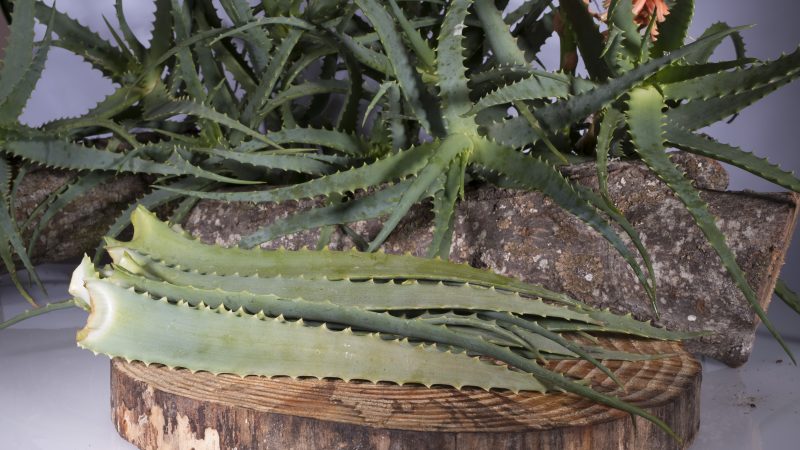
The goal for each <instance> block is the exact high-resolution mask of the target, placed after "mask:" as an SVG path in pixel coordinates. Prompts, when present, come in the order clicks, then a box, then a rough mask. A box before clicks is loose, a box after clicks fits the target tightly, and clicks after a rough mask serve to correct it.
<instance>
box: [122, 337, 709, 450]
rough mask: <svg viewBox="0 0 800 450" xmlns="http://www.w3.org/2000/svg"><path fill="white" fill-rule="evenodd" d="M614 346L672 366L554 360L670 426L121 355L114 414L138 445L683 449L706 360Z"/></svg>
mask: <svg viewBox="0 0 800 450" xmlns="http://www.w3.org/2000/svg"><path fill="white" fill-rule="evenodd" d="M602 342H603V343H604V344H605V345H607V346H608V347H609V348H616V349H620V350H625V351H633V352H648V353H650V352H666V353H676V354H677V355H676V356H674V357H671V358H667V359H659V360H651V361H639V362H620V361H616V362H614V361H609V362H608V363H607V365H608V367H609V368H610V369H611V370H612V371H614V373H615V374H616V375H617V376H618V377H619V378H620V379H621V381H622V383H623V385H624V389H623V390H619V389H618V388H617V387H616V385H614V384H613V382H611V381H610V380H609V379H608V378H607V377H606V376H605V375H604V374H602V373H601V372H600V371H599V370H598V369H596V368H595V367H593V366H592V365H590V364H588V363H586V362H576V361H561V362H557V363H550V367H551V368H552V369H553V370H557V371H560V372H564V373H568V374H570V375H571V376H574V377H578V378H584V379H587V380H589V381H590V382H591V383H592V385H593V386H594V387H595V388H596V389H598V390H600V391H603V392H608V393H613V394H615V395H619V396H620V397H621V398H622V399H624V400H625V401H629V402H631V403H634V404H636V405H638V406H641V407H643V408H645V409H647V410H648V411H650V412H652V413H654V414H655V415H656V416H658V417H660V418H662V419H663V420H665V421H666V422H667V423H668V424H669V425H670V427H671V428H672V429H673V430H674V431H675V432H676V433H677V434H678V435H679V436H681V438H682V439H683V441H682V442H678V441H675V440H673V439H672V438H670V437H669V436H668V435H667V434H666V433H664V432H663V431H661V430H660V429H658V428H656V427H655V426H654V425H653V424H652V423H650V422H647V421H645V420H643V419H640V418H637V419H636V429H635V430H634V427H633V422H632V420H631V418H630V416H629V415H627V414H625V413H622V412H620V411H618V410H614V409H610V408H608V407H606V406H603V405H598V404H594V403H592V402H591V401H588V400H585V399H581V398H579V397H576V396H574V395H572V394H564V393H550V394H538V393H520V394H513V393H510V392H507V391H489V392H487V391H484V390H481V389H462V390H457V389H452V388H448V387H434V388H431V389H428V388H424V387H416V386H409V385H406V386H398V385H393V384H389V383H379V384H372V383H354V382H343V381H339V380H316V379H290V378H285V377H284V378H273V379H269V378H264V377H246V378H240V377H237V376H230V375H218V376H214V375H211V374H208V373H204V372H198V373H194V374H192V373H189V372H188V371H186V370H173V369H167V368H165V367H158V366H155V365H152V366H150V367H145V366H144V365H143V364H141V363H127V362H124V361H122V360H119V359H115V360H113V361H112V363H111V367H112V372H111V396H112V398H111V405H112V419H113V421H114V424H115V425H116V427H117V430H118V431H119V433H120V435H121V436H122V437H124V438H125V439H127V440H128V441H130V442H132V443H133V444H134V445H136V446H137V447H139V448H141V449H166V450H169V449H184V448H194V449H196V450H201V449H202V450H206V449H220V448H223V449H232V448H237V449H239V450H244V449H256V448H258V449H281V450H283V449H297V450H306V449H337V448H338V449H395V450H402V449H409V450H412V449H413V450H424V449H431V450H433V449H436V450H440V449H441V450H451V449H459V450H466V449H475V450H477V449H489V448H491V449H533V448H536V449H551V450H568V449H569V450H578V449H604V450H606V449H607V450H612V449H630V450H633V449H636V450H641V449H659V450H661V449H665V450H667V449H683V448H688V446H689V445H690V443H691V441H692V439H693V438H694V436H695V434H696V432H697V430H698V428H699V421H700V416H699V390H700V381H701V367H700V364H699V363H698V362H697V361H696V360H695V359H694V358H692V357H691V355H690V354H688V353H687V352H686V351H685V350H683V349H682V348H681V346H680V344H676V343H670V342H651V341H644V340H631V339H613V340H612V339H604V340H603V341H602Z"/></svg>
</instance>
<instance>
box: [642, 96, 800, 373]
mask: <svg viewBox="0 0 800 450" xmlns="http://www.w3.org/2000/svg"><path fill="white" fill-rule="evenodd" d="M628 106H629V109H628V112H627V117H628V125H629V128H630V133H631V137H632V140H633V143H634V146H635V148H636V151H637V153H638V154H639V156H641V158H642V160H643V161H644V162H645V164H647V166H648V167H650V169H651V170H652V171H653V172H654V173H655V174H656V175H657V176H658V177H659V178H660V179H661V180H663V181H664V182H665V183H666V184H667V185H668V186H669V187H670V189H672V191H673V192H675V195H677V196H678V198H680V200H681V201H682V202H683V203H684V205H686V209H688V210H689V213H690V214H691V215H692V217H693V218H694V220H695V223H696V224H697V226H698V227H700V229H701V230H702V231H703V234H704V235H705V236H706V239H708V242H709V244H710V245H711V247H712V248H714V250H715V251H716V252H717V254H718V255H719V257H720V259H721V260H722V265H723V266H724V267H725V268H726V269H727V271H728V273H729V274H730V276H731V278H732V279H733V281H734V283H735V284H736V286H737V287H738V288H739V290H741V291H742V293H743V294H744V296H745V298H746V299H747V301H748V303H750V305H751V306H752V307H753V310H754V311H755V313H756V315H757V316H758V317H759V318H760V319H761V321H762V322H764V326H766V327H767V329H768V330H769V331H770V333H771V334H772V335H773V336H774V337H775V339H776V340H777V341H778V343H780V344H781V346H782V347H783V349H784V350H785V351H786V353H787V354H788V355H789V357H790V358H792V361H794V355H793V354H792V352H791V350H790V349H789V347H788V346H787V345H786V342H784V340H783V338H782V337H781V336H780V334H779V333H778V331H777V330H776V329H775V327H773V325H772V322H770V321H769V318H768V317H767V315H766V313H765V312H764V310H763V309H762V308H761V305H760V304H759V302H758V296H757V295H756V293H755V291H753V289H752V288H751V287H750V284H749V283H748V282H747V278H746V276H745V274H744V272H743V271H742V269H741V268H740V267H739V264H738V263H737V262H736V256H735V255H734V254H733V251H732V250H731V249H730V247H728V245H727V243H726V242H725V236H724V235H723V234H722V232H721V231H720V230H719V228H718V227H717V224H716V221H715V218H714V215H713V214H711V212H710V211H709V210H708V206H707V205H706V203H705V202H704V201H703V199H701V198H700V194H699V192H698V191H697V190H696V189H695V188H694V187H692V184H691V182H690V181H688V180H687V179H686V178H685V177H684V176H683V174H682V173H681V171H680V170H679V169H678V168H677V167H676V166H675V164H673V163H672V161H670V159H669V156H668V155H667V153H666V151H665V150H666V149H665V146H664V144H665V142H664V137H663V133H664V129H665V125H666V123H667V122H666V118H665V116H664V115H663V113H662V112H661V109H662V108H663V106H664V98H663V97H662V96H661V94H660V93H659V92H658V91H657V90H656V89H655V88H653V87H647V88H638V89H635V90H633V91H632V92H631V94H630V100H629V102H628Z"/></svg>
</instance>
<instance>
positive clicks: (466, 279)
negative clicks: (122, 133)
mask: <svg viewBox="0 0 800 450" xmlns="http://www.w3.org/2000/svg"><path fill="white" fill-rule="evenodd" d="M131 222H132V223H133V224H134V235H133V240H132V241H130V242H119V241H116V240H114V239H106V241H107V250H108V253H109V254H110V255H111V257H112V258H114V260H115V262H117V263H118V262H119V260H120V258H121V257H122V256H123V255H124V254H131V256H135V255H132V253H138V254H142V255H145V256H147V257H148V258H150V259H153V260H156V261H161V262H163V263H165V264H168V265H181V266H184V267H191V268H192V269H196V270H198V271H200V272H203V273H211V272H216V273H217V275H221V276H225V275H233V274H238V275H239V276H253V275H256V274H258V276H259V277H276V276H279V275H280V276H283V277H293V278H298V277H300V276H304V277H306V278H309V279H328V280H332V281H336V280H345V279H349V280H353V281H358V280H362V281H365V280H371V279H375V280H379V279H392V280H394V279H416V280H433V281H442V282H453V283H470V284H473V285H476V286H485V287H491V286H494V287H495V288H496V289H499V290H504V291H512V292H517V293H519V294H521V295H529V296H533V297H542V298H545V299H548V300H552V301H554V302H558V303H564V304H568V305H573V306H580V307H581V309H582V310H586V311H587V313H588V311H592V310H593V308H591V307H589V306H587V305H584V304H582V303H581V302H578V301H576V300H574V299H571V298H570V297H569V296H567V295H564V294H560V293H556V292H553V291H550V290H548V289H545V288H543V287H541V286H537V285H532V284H528V283H524V282H521V281H519V280H516V279H513V278H509V277H505V276H502V275H499V274H495V273H493V272H491V271H488V270H481V269H476V268H473V267H470V266H469V265H467V264H456V263H453V262H449V261H443V260H435V259H429V258H417V257H414V256H411V255H389V254H386V253H382V252H378V253H365V252H357V251H346V252H339V251H329V250H323V251H321V252H314V251H310V250H299V251H291V252H289V251H280V250H279V251H270V250H262V249H260V248H256V249H243V248H238V247H232V248H221V247H218V246H210V245H206V244H203V243H202V242H200V241H198V240H196V239H194V238H192V237H191V236H190V235H188V234H187V233H176V232H175V231H174V230H172V229H171V228H170V227H169V226H168V225H167V224H166V223H163V222H161V221H159V220H158V218H156V217H155V216H154V215H153V214H152V213H150V212H149V211H147V210H146V209H145V208H143V207H142V208H137V209H135V210H134V212H133V213H132V215H131Z"/></svg>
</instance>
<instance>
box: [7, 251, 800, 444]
mask: <svg viewBox="0 0 800 450" xmlns="http://www.w3.org/2000/svg"><path fill="white" fill-rule="evenodd" d="M72 268H73V267H72V266H70V265H49V266H46V267H45V268H43V271H42V275H43V276H44V277H45V279H46V280H48V281H47V285H48V290H49V291H50V294H51V295H52V296H53V298H65V297H66V296H67V294H66V282H65V280H67V279H68V278H69V274H70V272H71V270H72ZM0 299H2V303H1V304H0V314H2V315H5V316H6V317H9V316H11V315H13V314H17V313H19V312H21V311H22V310H24V309H25V308H26V303H24V301H23V300H22V299H21V298H20V297H19V295H18V294H17V293H16V291H15V290H14V287H13V286H12V285H11V283H10V281H9V280H8V277H7V276H5V277H1V278H0ZM770 316H771V318H772V319H773V320H774V321H776V323H777V324H778V327H779V328H780V329H781V331H782V333H783V335H784V337H785V338H787V340H789V342H790V345H791V346H792V348H793V350H794V352H795V353H796V354H800V330H798V328H797V326H796V324H797V318H796V316H794V315H793V314H791V313H789V312H788V311H787V310H786V308H785V307H783V305H778V304H776V305H775V307H773V308H772V309H771V310H770ZM85 318H86V313H84V312H83V311H80V310H68V311H58V312H55V313H52V314H50V315H49V316H43V317H40V318H37V319H33V320H30V321H27V322H23V323H20V324H19V325H17V326H15V327H13V328H11V329H8V330H5V331H3V332H0V448H1V449H20V450H27V449H47V450H51V449H52V450H61V449H93V448H96V449H109V450H112V449H132V448H133V446H131V445H130V444H128V443H127V442H125V441H124V440H122V439H121V438H120V437H119V436H118V435H117V433H116V430H115V429H114V426H113V424H112V423H111V419H110V408H109V364H108V358H106V357H105V356H94V355H92V354H91V353H90V352H88V351H86V350H81V349H79V348H77V347H76V346H75V332H76V331H77V330H78V328H80V327H81V326H82V323H83V322H84V321H85ZM779 360H781V361H782V362H777V361H779ZM799 375H800V368H798V367H795V366H793V365H792V364H791V363H790V362H788V359H787V358H786V356H785V355H784V354H783V353H781V350H780V348H779V347H778V346H777V344H776V343H775V342H774V341H773V340H772V338H771V337H769V336H768V335H767V334H765V333H763V332H761V333H759V335H758V338H757V340H756V345H755V351H754V353H753V356H752V357H751V358H750V362H749V363H748V364H747V365H746V366H745V367H743V368H740V369H731V368H729V367H727V366H725V365H723V364H720V363H718V362H715V361H705V362H704V371H703V386H702V391H701V392H702V394H701V397H702V398H701V405H702V413H701V428H700V434H699V435H698V437H697V441H696V443H695V445H694V446H693V447H692V448H693V449H696V450H761V449H764V450H781V449H794V448H797V446H796V443H797V442H800V427H798V424H800V388H798V385H797V380H798V379H799V378H798V376H799Z"/></svg>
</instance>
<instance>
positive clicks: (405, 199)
mask: <svg viewBox="0 0 800 450" xmlns="http://www.w3.org/2000/svg"><path fill="white" fill-rule="evenodd" d="M471 149H472V141H471V139H470V138H468V137H467V136H464V135H462V134H453V135H450V136H449V137H448V138H447V139H445V140H444V141H442V143H441V145H439V146H438V148H437V149H436V151H435V152H434V153H433V155H432V156H431V157H430V159H428V160H427V161H426V162H425V167H424V168H423V169H422V170H421V171H420V172H419V174H417V176H416V177H415V179H414V181H413V182H412V183H411V186H409V187H408V189H406V191H405V192H404V193H403V196H402V197H401V198H400V201H399V202H397V203H396V204H395V207H394V209H393V210H392V214H391V215H390V216H389V218H387V219H386V221H385V222H384V223H383V227H382V228H381V231H380V232H378V235H377V236H375V238H374V239H373V240H372V242H370V244H369V248H368V249H367V251H370V252H374V251H375V250H377V249H378V247H380V246H381V245H382V244H383V242H384V241H385V240H386V238H388V237H389V234H390V233H391V232H392V231H394V229H395V227H397V224H398V223H400V220H401V219H402V218H403V217H405V216H406V214H407V213H408V211H409V210H410V209H411V207H412V206H414V204H416V203H418V202H419V201H421V200H422V199H423V198H424V196H425V195H426V194H427V193H428V190H429V189H430V186H431V184H433V183H434V182H435V181H436V179H437V178H438V177H439V176H440V175H441V174H442V173H443V172H445V171H446V170H447V168H448V167H449V166H450V163H451V162H452V161H453V160H455V159H456V157H457V156H458V155H460V154H462V153H463V152H469V151H470V150H471Z"/></svg>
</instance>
